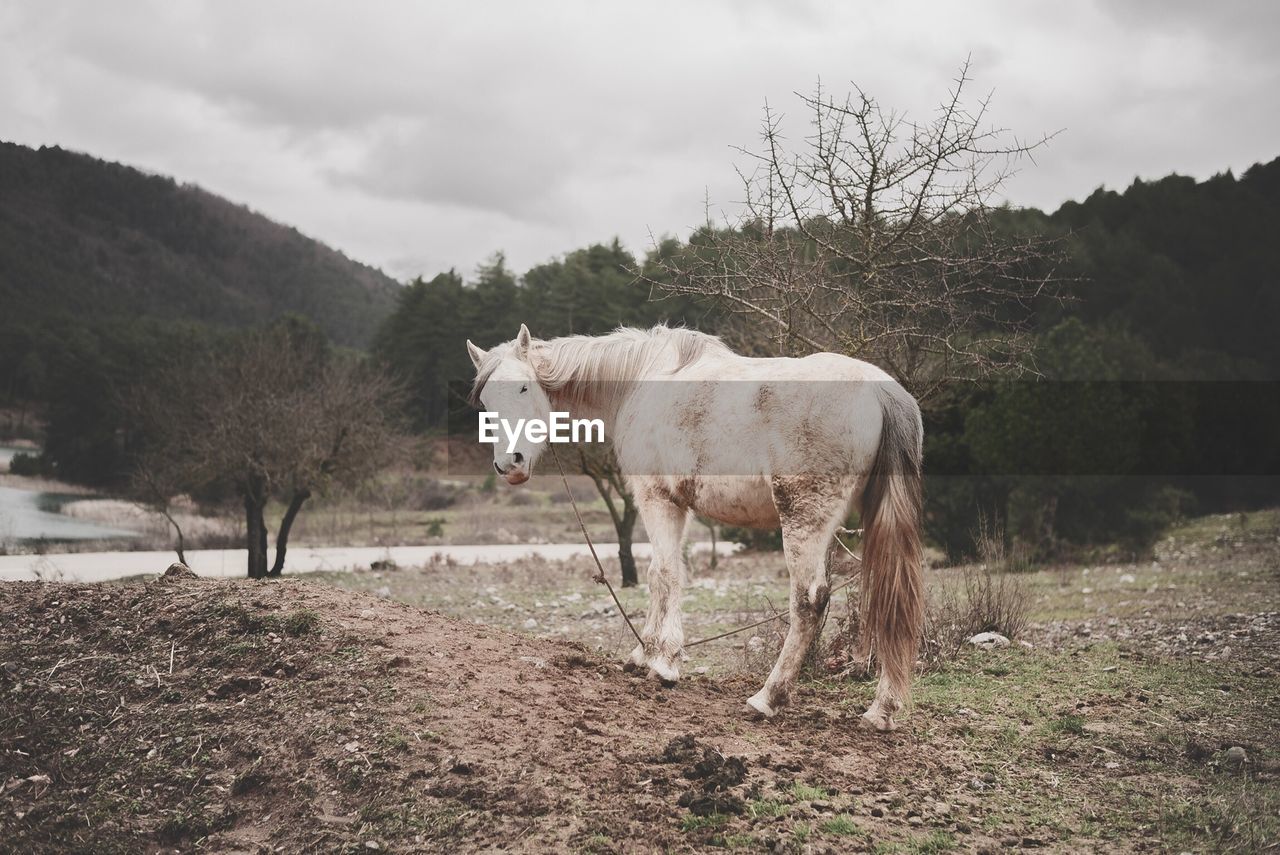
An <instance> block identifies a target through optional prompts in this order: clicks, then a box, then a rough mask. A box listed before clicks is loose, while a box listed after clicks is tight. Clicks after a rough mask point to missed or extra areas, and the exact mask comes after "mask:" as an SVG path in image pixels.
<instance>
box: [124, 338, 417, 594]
mask: <svg viewBox="0 0 1280 855" xmlns="http://www.w3.org/2000/svg"><path fill="white" fill-rule="evenodd" d="M397 395H398V390H397V389H396V387H395V386H394V385H393V384H392V383H391V382H390V381H389V380H388V379H386V378H385V376H384V375H383V374H381V373H380V372H378V371H376V370H375V369H373V368H372V367H371V366H370V365H368V364H367V363H365V362H362V361H360V360H358V359H356V358H354V357H349V356H344V355H340V354H335V353H332V352H330V350H329V349H328V347H327V346H325V344H324V343H323V341H321V340H319V339H318V337H317V335H316V334H315V333H314V331H310V330H307V329H305V328H302V327H300V326H299V325H298V324H296V323H289V322H286V323H283V324H277V325H276V326H274V327H272V328H269V329H267V330H261V331H255V332H251V333H247V334H245V335H244V336H242V337H241V338H240V339H239V340H238V341H237V342H236V343H235V344H234V345H233V346H230V347H228V348H225V349H222V350H219V351H216V352H213V353H209V354H206V355H201V356H198V357H197V358H195V359H192V360H189V361H186V362H182V363H178V364H175V365H173V366H171V367H170V368H169V369H168V370H167V371H165V372H163V373H162V376H161V377H159V378H157V380H156V381H155V382H153V383H149V384H148V385H147V387H146V388H145V389H144V390H141V391H140V392H139V393H138V394H137V395H136V396H135V399H134V401H133V403H132V406H133V409H134V412H135V413H136V414H137V416H138V422H139V426H140V429H141V433H142V435H143V437H144V441H145V443H146V450H145V451H144V452H143V454H142V456H141V457H140V461H139V470H138V474H137V478H138V480H139V481H140V482H141V483H143V484H148V483H149V484H150V485H151V488H150V489H151V492H152V494H153V503H158V502H159V501H160V499H159V498H156V497H157V496H162V495H163V494H165V493H167V492H169V491H171V490H180V491H182V492H188V493H199V492H202V491H204V492H217V491H223V492H226V491H231V492H233V493H234V494H235V495H236V496H237V497H238V498H239V499H240V500H241V501H242V503H243V506H244V513H245V528H246V535H247V546H248V553H249V557H248V571H249V576H250V577H251V578H261V577H264V576H268V575H279V574H280V573H281V572H282V571H283V570H284V563H285V554H286V550H287V547H288V540H289V534H290V531H291V529H292V526H293V523H294V521H295V520H296V519H297V516H298V513H299V512H300V511H301V509H302V506H303V504H304V503H305V502H306V501H307V500H308V499H309V498H311V496H312V495H314V494H316V493H321V492H324V491H325V490H327V489H328V488H329V487H330V486H331V485H335V484H343V485H353V484H355V483H358V482H359V481H361V480H362V479H365V478H367V477H369V476H371V475H373V474H375V473H377V472H379V471H381V470H382V469H383V468H384V467H385V466H386V465H387V464H388V463H389V462H390V461H391V460H392V459H393V458H394V456H395V455H396V454H397V452H398V451H399V450H400V448H401V439H400V438H401V434H400V431H399V425H398V423H397V417H396V416H395V415H394V414H395V413H397V412H399V407H398V406H397V404H396V400H397ZM275 497H278V498H280V499H281V500H283V501H285V502H286V507H285V511H284V516H283V518H282V520H281V523H280V527H279V530H278V531H277V534H276V554H275V561H274V563H273V564H272V566H271V567H270V569H268V567H267V537H268V532H267V525H266V521H265V518H264V511H265V509H266V506H267V503H268V501H270V500H271V499H272V498H275Z"/></svg>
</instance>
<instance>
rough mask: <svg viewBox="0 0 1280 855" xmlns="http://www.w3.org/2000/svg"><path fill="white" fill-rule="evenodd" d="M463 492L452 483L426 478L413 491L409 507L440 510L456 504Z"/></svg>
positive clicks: (422, 509) (420, 509) (417, 509)
mask: <svg viewBox="0 0 1280 855" xmlns="http://www.w3.org/2000/svg"><path fill="white" fill-rule="evenodd" d="M485 483H486V484H488V483H489V482H488V481H486V482H485ZM463 492H464V491H463V490H462V489H461V488H460V487H457V486H455V485H453V484H447V483H445V482H444V481H439V480H437V479H435V478H428V479H426V480H425V481H423V482H422V484H420V485H418V487H417V489H416V490H414V491H413V493H412V498H411V500H410V505H409V507H410V509H411V510H415V511H442V510H444V509H445V508H451V507H453V506H454V505H456V504H457V503H458V502H459V501H460V500H461V499H462V494H463Z"/></svg>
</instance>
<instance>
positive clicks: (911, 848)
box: [871, 831, 956, 855]
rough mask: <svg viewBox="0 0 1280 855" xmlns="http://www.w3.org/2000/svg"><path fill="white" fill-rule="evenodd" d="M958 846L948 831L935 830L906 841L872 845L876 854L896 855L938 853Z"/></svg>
mask: <svg viewBox="0 0 1280 855" xmlns="http://www.w3.org/2000/svg"><path fill="white" fill-rule="evenodd" d="M955 848H956V839H955V837H953V836H952V835H951V834H950V833H948V832H946V831H934V832H930V833H929V834H926V835H925V836H923V837H916V838H913V839H911V840H908V841H906V842H901V843H900V842H885V843H877V844H876V845H875V846H873V847H871V851H872V853H874V855H896V853H911V855H937V853H940V852H950V851H951V850H952V849H955Z"/></svg>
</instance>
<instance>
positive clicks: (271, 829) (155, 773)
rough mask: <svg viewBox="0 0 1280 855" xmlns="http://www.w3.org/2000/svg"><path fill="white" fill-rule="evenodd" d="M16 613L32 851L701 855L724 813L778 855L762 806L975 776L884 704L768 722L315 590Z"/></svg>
mask: <svg viewBox="0 0 1280 855" xmlns="http://www.w3.org/2000/svg"><path fill="white" fill-rule="evenodd" d="M0 614H3V615H6V616H9V619H8V620H7V624H8V625H7V627H6V629H5V630H4V634H3V636H2V637H0V698H3V706H0V840H3V841H5V845H6V847H9V848H11V849H12V850H13V851H51V850H55V849H56V850H64V849H74V850H83V851H95V852H110V851H129V852H136V851H140V850H149V851H159V850H174V849H188V848H192V847H194V846H197V845H198V846H202V847H203V848H205V849H207V850H210V851H247V852H254V851H266V849H267V848H268V847H269V848H270V849H276V850H278V851H291V852H296V851H303V850H311V851H342V850H351V851H355V850H359V851H372V850H378V849H381V850H384V851H385V850H392V851H440V850H456V849H459V848H461V849H464V850H467V851H470V850H474V849H486V850H488V849H494V850H499V849H509V850H521V851H549V850H562V849H579V850H581V849H586V850H598V851H617V850H639V851H651V850H654V849H659V850H660V849H680V850H684V851H688V850H689V849H701V848H703V847H704V846H710V845H713V844H719V843H722V842H723V841H721V840H720V839H718V838H716V836H715V835H716V829H715V825H714V823H711V822H708V823H707V825H706V827H705V828H703V827H702V820H703V818H705V817H707V816H710V817H712V818H715V817H717V816H723V815H728V814H736V815H739V816H742V817H745V819H746V820H747V821H750V822H751V823H752V829H753V831H754V832H756V834H755V839H756V843H757V845H764V846H766V847H769V846H771V845H774V844H776V845H777V846H779V847H781V846H782V845H783V840H784V836H785V835H786V833H787V832H786V831H785V830H784V827H783V825H782V824H781V823H782V821H783V819H782V817H781V816H778V815H776V813H775V814H774V815H769V814H768V813H765V814H763V815H760V816H756V815H755V814H752V813H751V812H750V811H747V808H748V807H749V806H750V805H751V804H752V803H753V802H756V803H759V802H760V800H761V798H762V797H764V796H768V797H769V798H786V799H789V800H790V801H791V802H793V803H794V802H795V799H796V796H795V795H794V794H795V793H803V792H805V790H804V788H803V784H805V783H806V782H811V783H818V782H820V783H821V785H822V787H824V788H825V789H823V790H822V791H821V792H822V794H823V795H819V796H811V797H810V798H813V799H814V801H813V804H812V806H810V805H809V803H808V802H807V801H806V802H804V803H803V804H800V805H798V806H794V805H793V807H792V808H789V809H788V817H789V818H788V819H787V820H786V822H791V821H793V820H794V819H795V818H796V817H797V816H799V817H805V816H809V817H810V818H811V819H812V820H813V821H815V822H818V821H821V819H822V817H823V814H824V812H829V811H830V810H831V808H830V805H829V804H826V803H824V802H823V801H822V798H830V796H831V795H832V794H839V793H844V794H845V795H846V796H848V795H849V794H861V793H863V792H864V791H865V792H867V793H868V794H871V793H876V792H880V793H884V792H888V793H890V794H892V791H893V787H894V786H895V785H896V782H899V781H902V780H904V779H908V778H909V779H914V780H918V781H925V782H927V781H929V780H930V779H931V778H932V777H935V776H939V775H946V776H949V777H951V776H961V775H963V774H964V773H965V770H964V769H963V768H960V764H961V763H962V762H963V761H960V760H957V759H956V758H955V757H951V756H947V755H946V754H942V753H939V752H930V751H925V750H922V748H923V746H921V745H919V744H916V743H915V741H914V740H912V739H911V737H909V736H907V735H904V733H903V732H900V733H898V734H892V735H888V736H884V735H876V734H871V733H867V732H865V731H862V730H860V729H858V727H857V726H856V723H857V720H858V715H859V713H860V712H861V711H862V708H863V706H864V705H865V703H866V701H867V700H868V699H869V695H870V692H871V689H870V687H869V686H856V687H854V688H853V689H852V690H850V691H849V692H848V693H847V694H845V695H843V696H842V697H844V699H845V701H844V702H843V703H831V702H830V700H829V699H828V702H826V703H823V704H817V703H806V697H805V694H804V693H805V692H806V691H808V690H802V693H801V696H800V697H798V698H797V699H796V707H795V708H794V709H793V710H791V711H789V713H788V714H787V715H785V716H783V717H782V718H780V719H778V720H776V721H773V722H768V723H752V722H749V721H748V720H747V719H746V717H745V715H744V713H743V710H744V707H743V700H744V698H746V697H747V696H748V695H750V694H751V693H752V692H753V691H754V690H755V689H756V688H757V687H756V686H755V685H753V684H751V683H749V682H747V681H712V680H707V679H703V678H695V679H692V680H686V681H684V682H682V683H681V684H680V685H679V686H678V687H676V688H674V689H664V688H663V687H661V686H660V685H658V684H656V683H654V682H651V681H648V680H645V679H641V678H635V677H630V676H628V675H625V674H624V673H623V672H622V670H621V668H620V667H619V666H618V664H617V663H615V662H612V661H606V660H603V659H601V658H599V657H598V656H596V655H595V654H594V653H592V652H590V651H588V650H586V649H585V648H583V647H581V646H577V645H573V644H567V643H557V642H551V641H539V640H534V639H529V638H526V637H522V636H518V635H515V634H512V633H508V632H504V631H499V630H495V629H492V628H488V627H480V626H475V625H472V624H466V623H461V622H458V621H455V620H452V619H450V618H447V617H444V616H442V615H439V614H436V613H433V612H427V611H422V610H419V609H415V608H412V607H408V606H404V605H399V604H395V603H391V602H388V601H385V600H378V599H374V598H372V597H369V596H366V595H362V594H356V593H349V592H345V591H342V590H339V589H334V588H329V587H325V586H321V585H314V584H308V583H305V582H298V581H291V580H285V581H273V582H263V583H251V582H245V581H238V582H227V581H209V580H196V579H189V578H182V577H181V576H175V577H171V578H162V579H160V580H157V581H155V582H152V583H149V584H145V585H144V584H128V585H41V584H35V583H32V584H13V585H8V586H5V587H2V588H0ZM864 695H865V697H864ZM890 774H892V776H893V777H892V779H889V778H887V777H886V776H887V775H890ZM797 785H801V786H797ZM744 811H745V813H744ZM872 816H875V814H874V813H873V814H872ZM904 819H905V818H899V820H900V821H901V820H904ZM886 821H887V820H886ZM939 821H940V822H946V820H944V819H940V820H939ZM771 823H772V824H774V825H771ZM864 827H865V826H864ZM771 828H776V833H774V832H771Z"/></svg>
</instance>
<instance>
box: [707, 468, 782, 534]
mask: <svg viewBox="0 0 1280 855" xmlns="http://www.w3.org/2000/svg"><path fill="white" fill-rule="evenodd" d="M692 507H693V510H695V511H697V512H698V513H699V514H701V515H702V516H704V517H710V518H711V519H713V520H716V521H718V522H722V523H724V524H725V525H740V526H747V527H750V528H775V527H776V526H777V525H778V509H777V508H776V507H775V506H774V504H773V494H772V492H771V491H770V489H769V482H768V481H766V480H765V479H763V478H752V477H744V476H738V477H734V476H725V477H718V478H717V477H708V478H699V479H697V489H696V492H695V493H694V497H693V504H692Z"/></svg>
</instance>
